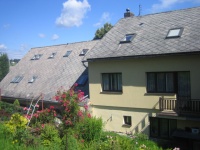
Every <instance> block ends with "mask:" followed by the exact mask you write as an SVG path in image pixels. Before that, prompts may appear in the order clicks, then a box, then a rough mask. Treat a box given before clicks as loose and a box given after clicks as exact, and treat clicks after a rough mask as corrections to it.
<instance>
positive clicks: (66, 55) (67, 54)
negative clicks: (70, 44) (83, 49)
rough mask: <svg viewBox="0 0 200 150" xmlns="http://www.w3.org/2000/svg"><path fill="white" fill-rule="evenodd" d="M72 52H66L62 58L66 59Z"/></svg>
mask: <svg viewBox="0 0 200 150" xmlns="http://www.w3.org/2000/svg"><path fill="white" fill-rule="evenodd" d="M71 52H72V51H67V53H66V54H65V55H64V56H63V57H68V56H69V55H70V54H71Z"/></svg>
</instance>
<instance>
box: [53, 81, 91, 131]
mask: <svg viewBox="0 0 200 150" xmlns="http://www.w3.org/2000/svg"><path fill="white" fill-rule="evenodd" d="M76 86H77V84H74V86H73V87H72V88H71V89H70V90H69V91H65V90H62V89H61V90H59V91H57V94H56V96H55V99H56V101H58V102H59V103H60V104H61V107H62V108H61V109H62V111H61V112H62V120H63V124H64V127H65V128H69V127H73V126H74V125H75V124H76V123H77V122H79V121H80V120H82V119H84V116H85V115H86V113H87V112H86V111H85V112H84V111H82V110H81V109H80V106H79V103H80V102H82V101H84V92H82V91H80V90H78V91H75V90H74V89H75V88H76ZM84 108H85V110H87V109H88V105H86V104H85V105H84ZM90 116H91V115H90Z"/></svg>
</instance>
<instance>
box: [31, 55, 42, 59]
mask: <svg viewBox="0 0 200 150" xmlns="http://www.w3.org/2000/svg"><path fill="white" fill-rule="evenodd" d="M41 56H42V54H37V55H34V56H33V58H31V60H39V59H40V57H41Z"/></svg>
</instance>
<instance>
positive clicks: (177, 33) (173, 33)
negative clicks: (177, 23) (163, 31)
mask: <svg viewBox="0 0 200 150" xmlns="http://www.w3.org/2000/svg"><path fill="white" fill-rule="evenodd" d="M180 30H181V29H173V30H170V31H169V34H168V36H167V37H173V36H179V33H180Z"/></svg>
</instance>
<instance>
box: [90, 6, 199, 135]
mask: <svg viewBox="0 0 200 150" xmlns="http://www.w3.org/2000/svg"><path fill="white" fill-rule="evenodd" d="M199 16H200V7H196V8H189V9H183V10H176V11H169V12H163V13H156V14H149V15H144V16H134V14H133V13H131V12H130V11H129V10H127V12H126V13H125V14H124V18H122V19H120V20H119V21H118V22H117V23H116V25H115V26H114V27H113V28H112V29H111V30H110V31H109V32H108V33H107V34H106V35H105V36H104V37H103V39H102V40H101V41H100V42H99V43H97V44H96V45H95V46H94V48H93V50H92V51H90V52H89V53H88V55H87V61H88V63H89V89H90V101H91V106H92V112H93V115H95V116H97V117H102V118H103V120H104V121H105V128H106V129H107V130H110V131H118V132H126V133H136V132H143V133H147V134H148V135H150V136H151V137H157V138H167V139H168V138H172V137H174V136H177V137H179V136H181V134H182V133H183V134H184V135H185V137H188V138H192V139H200V137H199V135H198V134H196V135H195V136H194V134H193V133H192V131H193V132H196V133H198V132H199V128H200V120H199V116H200V89H199V85H200V79H199V74H200V69H199V66H200V55H199V54H200V38H199V37H200V17H199ZM190 129H191V132H188V130H190ZM195 129H196V130H195ZM175 131H176V132H175ZM178 131H180V132H181V133H178ZM186 133H187V134H186ZM183 134H182V135H183Z"/></svg>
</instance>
